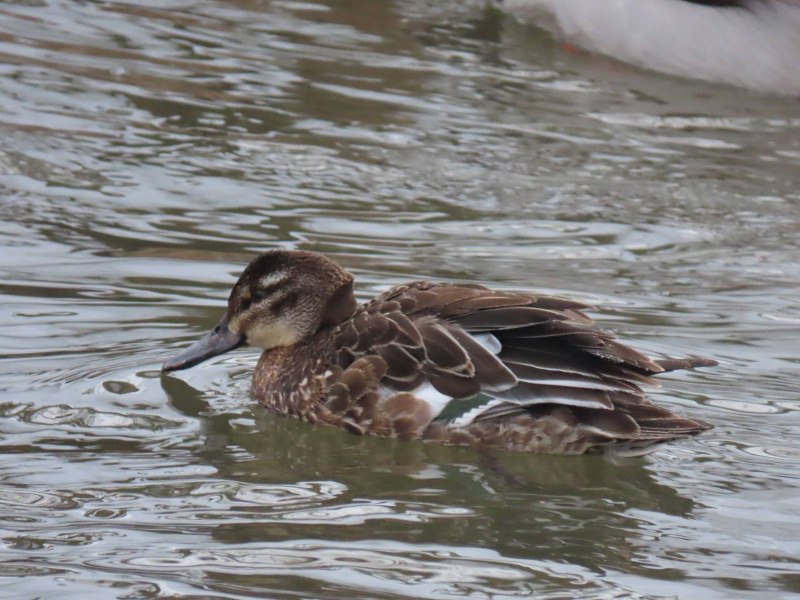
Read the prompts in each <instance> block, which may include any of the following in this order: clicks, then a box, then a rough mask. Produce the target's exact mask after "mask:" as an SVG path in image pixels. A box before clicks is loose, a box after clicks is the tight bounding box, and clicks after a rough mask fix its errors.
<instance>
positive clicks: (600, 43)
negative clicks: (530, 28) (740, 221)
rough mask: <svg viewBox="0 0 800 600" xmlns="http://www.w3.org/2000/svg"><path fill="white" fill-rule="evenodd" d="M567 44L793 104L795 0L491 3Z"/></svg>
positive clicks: (797, 39) (799, 84)
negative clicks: (789, 99) (787, 99)
mask: <svg viewBox="0 0 800 600" xmlns="http://www.w3.org/2000/svg"><path fill="white" fill-rule="evenodd" d="M499 1H500V7H501V9H502V10H504V11H505V12H506V13H508V14H510V15H512V17H514V18H516V19H517V20H520V21H523V22H532V23H534V24H536V25H538V26H540V27H542V28H543V29H545V30H547V31H549V32H551V33H553V34H555V35H556V36H557V37H559V38H561V39H563V40H564V41H566V42H568V43H569V44H572V45H575V46H578V47H581V48H583V49H585V50H588V51H590V52H597V53H600V54H605V55H607V56H610V57H613V58H616V59H618V60H621V61H623V62H627V63H630V64H634V65H637V66H640V67H644V68H648V69H653V70H656V71H660V72H663V73H668V74H671V75H678V76H683V77H689V78H693V79H703V80H707V81H713V82H718V83H724V84H729V85H733V86H738V87H744V88H749V89H751V90H754V91H758V92H764V93H771V94H780V95H791V96H800V60H798V58H797V57H798V56H800V1H798V0H614V1H613V2H612V1H609V0H499Z"/></svg>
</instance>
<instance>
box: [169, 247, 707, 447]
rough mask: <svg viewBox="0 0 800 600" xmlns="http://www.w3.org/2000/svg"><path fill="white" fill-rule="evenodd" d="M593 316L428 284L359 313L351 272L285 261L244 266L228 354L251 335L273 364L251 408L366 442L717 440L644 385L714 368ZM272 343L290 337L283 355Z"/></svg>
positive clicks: (229, 318)
mask: <svg viewBox="0 0 800 600" xmlns="http://www.w3.org/2000/svg"><path fill="white" fill-rule="evenodd" d="M320 276H322V277H324V278H326V279H328V280H327V281H318V280H317V279H318V278H319V277H320ZM265 286H266V287H269V290H267V291H269V293H264V287H265ZM284 287H285V288H289V289H288V290H286V289H283V288H284ZM320 290H322V292H320ZM253 298H263V299H262V300H261V302H262V304H263V306H253V304H254V303H253V302H252V299H253ZM287 298H288V299H292V300H291V301H289V300H287ZM309 299H311V300H309ZM273 308H277V310H273ZM585 308H587V307H586V306H585V305H583V304H581V303H578V302H575V301H572V300H566V299H562V298H553V297H547V296H537V295H533V294H526V293H518V292H499V291H495V290H491V289H489V288H486V287H483V286H479V285H465V284H446V283H430V282H414V283H409V284H406V285H402V286H399V287H396V288H394V289H392V290H389V291H388V292H386V293H384V294H382V295H380V296H379V297H377V298H375V299H374V300H372V301H370V302H367V303H366V304H363V305H361V306H357V305H356V304H355V301H354V300H353V298H352V276H350V274H349V273H347V272H346V271H344V270H342V269H340V268H339V267H338V266H336V265H335V264H334V263H332V262H331V261H329V260H328V259H326V258H325V257H323V256H321V255H318V254H314V253H308V252H296V251H295V252H292V251H283V250H281V251H271V252H268V253H265V254H264V255H261V256H260V257H259V258H258V259H256V260H255V261H254V262H253V263H251V265H250V266H248V268H247V269H246V270H245V272H244V273H243V274H242V277H241V278H240V280H239V282H237V284H236V286H235V287H234V290H233V291H232V293H231V298H230V301H229V308H228V313H227V314H226V316H225V317H224V318H223V320H222V321H221V322H220V325H218V327H217V330H219V331H222V332H223V334H224V335H227V336H229V337H230V339H229V340H228V341H227V342H226V344H227V345H228V346H230V347H235V346H236V345H238V344H239V343H240V342H241V340H243V339H246V338H248V329H254V330H258V331H259V334H258V339H259V345H261V346H262V347H264V348H265V351H264V353H263V354H262V356H261V358H260V360H259V361H258V364H257V366H256V368H255V372H254V374H253V385H252V395H253V398H254V399H256V400H257V401H259V402H260V403H261V404H263V405H264V406H266V407H267V408H268V409H270V410H272V411H274V412H276V413H280V414H286V415H291V416H294V417H297V418H300V419H303V420H306V421H309V422H312V423H323V424H327V425H333V426H337V427H341V428H344V429H346V430H348V431H351V432H353V433H357V434H369V435H378V436H386V437H396V438H401V439H425V440H434V441H438V442H443V443H449V444H467V445H484V446H491V447H500V448H507V449H513V450H524V451H530V452H548V453H560V454H582V453H586V452H603V451H606V450H610V449H614V450H617V451H620V452H627V453H640V452H642V451H646V449H647V448H648V447H650V446H652V445H654V444H657V443H659V442H664V441H667V440H670V439H674V438H677V437H683V436H687V435H693V434H696V433H699V432H701V431H704V430H706V429H708V428H709V427H710V426H709V425H707V424H706V423H703V422H701V421H696V420H692V419H688V418H685V417H681V416H679V415H677V414H675V413H673V412H671V411H669V410H668V409H665V408H660V407H657V406H654V405H653V404H652V403H651V402H650V401H649V400H648V399H647V398H646V396H645V394H644V392H643V391H642V388H641V385H642V384H646V383H649V382H650V378H651V376H652V375H655V374H657V373H660V372H663V371H666V370H673V369H680V368H691V367H696V366H709V365H712V364H715V363H714V361H711V360H708V359H672V360H664V361H655V360H652V359H650V358H648V357H646V356H644V355H642V354H641V353H639V352H637V351H636V350H633V349H632V348H630V347H628V346H626V345H624V344H621V343H620V342H618V341H616V340H615V339H614V337H613V336H612V335H611V334H609V333H608V332H605V331H602V330H599V329H597V328H596V327H594V325H593V324H592V321H591V320H590V319H589V318H588V317H587V316H586V315H585V314H584V313H583V310H584V309H585ZM258 323H261V324H262V325H263V324H264V323H277V324H278V325H275V326H270V327H266V326H260V325H258ZM309 323H310V324H311V325H309ZM229 327H230V329H231V331H230V332H228V331H227V330H228V328H229ZM217 330H215V331H217ZM270 331H280V336H279V337H280V344H279V345H276V346H275V347H271V345H270V341H269V332H270ZM265 332H267V333H265ZM287 336H288V339H289V343H286V339H287ZM212 337H213V335H212ZM204 344H205V345H204ZM207 344H208V342H207V341H206V342H202V343H200V342H198V344H196V345H195V346H193V348H191V349H189V350H187V351H186V352H185V353H183V354H182V355H181V356H179V357H177V358H176V359H173V361H169V362H168V363H166V364H165V367H164V369H165V370H173V369H177V368H184V367H186V366H191V364H195V363H196V362H199V360H203V359H205V358H208V356H210V355H213V354H216V353H219V350H218V349H215V350H214V351H212V352H209V351H207V349H206V346H207ZM200 346H202V348H200ZM228 349H229V348H228ZM222 351H225V350H222ZM198 357H199V359H198Z"/></svg>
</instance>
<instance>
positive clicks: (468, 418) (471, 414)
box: [450, 398, 505, 427]
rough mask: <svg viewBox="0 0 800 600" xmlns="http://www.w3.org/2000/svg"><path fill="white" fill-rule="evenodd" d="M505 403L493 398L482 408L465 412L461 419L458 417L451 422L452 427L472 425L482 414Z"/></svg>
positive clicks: (481, 406) (478, 407)
mask: <svg viewBox="0 0 800 600" xmlns="http://www.w3.org/2000/svg"><path fill="white" fill-rule="evenodd" d="M503 402H505V401H504V400H498V399H497V398H492V399H491V400H489V401H488V402H487V403H486V404H482V405H480V406H476V407H475V408H473V409H472V410H470V411H468V412H465V413H464V414H463V415H461V416H460V417H457V418H455V419H453V420H452V421H450V426H451V427H466V426H467V425H469V424H470V423H472V422H473V421H474V420H475V418H476V417H477V416H478V415H480V414H481V413H482V412H484V411H486V410H488V409H489V408H492V407H493V406H497V405H498V404H502V403H503Z"/></svg>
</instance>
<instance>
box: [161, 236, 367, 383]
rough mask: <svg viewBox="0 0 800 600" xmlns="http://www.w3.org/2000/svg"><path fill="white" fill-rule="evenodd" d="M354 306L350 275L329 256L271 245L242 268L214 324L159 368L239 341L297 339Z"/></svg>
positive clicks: (196, 359)
mask: <svg viewBox="0 0 800 600" xmlns="http://www.w3.org/2000/svg"><path fill="white" fill-rule="evenodd" d="M356 306H357V305H356V300H355V298H354V297H353V276H352V275H351V274H350V273H348V272H347V271H345V270H344V269H342V268H341V267H340V266H339V265H337V264H336V263H334V262H333V261H331V260H329V259H328V258H326V257H324V256H322V255H321V254H317V253H315V252H303V251H299V250H270V251H268V252H264V253H263V254H261V255H260V256H258V257H257V258H256V259H255V260H253V261H252V262H251V263H250V264H249V265H247V267H246V268H245V270H244V271H243V272H242V274H241V276H240V277H239V281H237V282H236V285H234V286H233V290H232V291H231V295H230V298H228V310H227V312H226V313H225V315H224V316H223V317H222V319H220V321H219V323H217V326H216V327H215V328H214V329H213V330H212V331H211V332H210V333H208V334H206V335H205V336H204V337H203V338H202V339H200V340H198V341H196V342H195V343H194V344H192V345H191V346H190V347H189V348H187V349H186V350H184V351H183V352H181V353H180V354H178V355H177V356H175V357H174V358H172V359H170V360H168V361H167V362H165V363H164V365H163V366H162V367H161V369H162V371H176V370H179V369H186V368H188V367H191V366H194V365H196V364H198V363H201V362H203V361H204V360H206V359H209V358H211V357H212V356H216V355H217V354H222V353H223V352H227V351H228V350H232V349H234V348H236V347H238V346H241V345H242V344H249V345H251V346H257V347H259V348H263V349H264V350H270V349H272V348H277V347H279V346H291V345H293V344H297V343H301V342H303V341H305V340H308V339H309V338H311V337H312V336H313V335H314V334H316V333H317V332H318V331H320V329H323V328H325V327H330V326H333V325H336V324H338V323H341V322H342V321H344V320H345V319H346V318H348V317H349V316H350V315H352V314H353V312H354V311H355V309H356Z"/></svg>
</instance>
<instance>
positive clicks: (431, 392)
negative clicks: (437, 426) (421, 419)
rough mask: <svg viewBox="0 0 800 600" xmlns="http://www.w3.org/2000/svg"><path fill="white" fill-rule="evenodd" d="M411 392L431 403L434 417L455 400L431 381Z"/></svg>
mask: <svg viewBox="0 0 800 600" xmlns="http://www.w3.org/2000/svg"><path fill="white" fill-rule="evenodd" d="M411 393H412V394H414V395H415V396H416V397H417V398H421V399H422V400H425V402H427V403H428V404H429V405H430V407H431V409H432V410H433V415H434V418H436V417H437V416H439V414H440V413H441V412H442V411H443V410H444V407H445V406H447V405H448V404H450V402H452V401H453V397H452V396H448V395H447V394H443V393H442V392H440V391H439V390H437V389H436V388H435V387H433V385H431V384H430V383H423V384H422V385H421V386H419V387H418V388H416V389H414V390H411Z"/></svg>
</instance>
